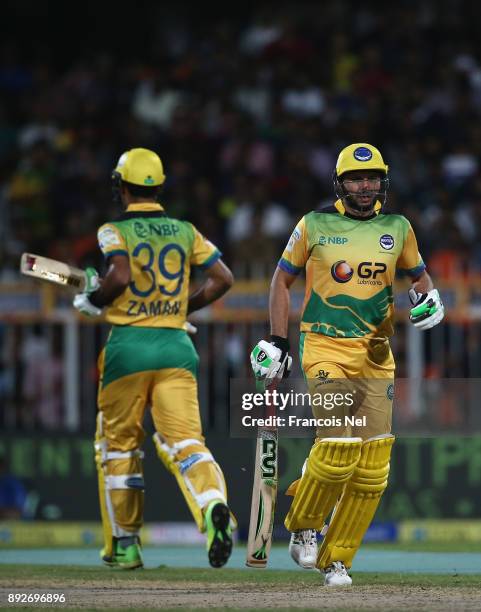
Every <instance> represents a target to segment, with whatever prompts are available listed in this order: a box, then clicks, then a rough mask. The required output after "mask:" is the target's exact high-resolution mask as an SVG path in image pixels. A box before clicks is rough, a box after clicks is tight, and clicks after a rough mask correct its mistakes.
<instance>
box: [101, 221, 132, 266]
mask: <svg viewBox="0 0 481 612" xmlns="http://www.w3.org/2000/svg"><path fill="white" fill-rule="evenodd" d="M97 240H98V243H99V247H100V250H101V251H102V253H103V255H104V257H105V258H107V257H111V256H112V255H127V256H128V255H129V252H128V250H127V245H126V243H125V239H124V237H123V236H122V234H121V233H120V231H119V230H118V229H117V227H115V225H113V224H111V223H105V224H104V225H102V226H101V227H100V228H99V230H98V232H97Z"/></svg>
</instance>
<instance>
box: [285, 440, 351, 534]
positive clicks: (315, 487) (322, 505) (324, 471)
mask: <svg viewBox="0 0 481 612" xmlns="http://www.w3.org/2000/svg"><path fill="white" fill-rule="evenodd" d="M361 446H362V439H361V438H323V439H322V440H320V441H319V442H316V444H315V445H314V446H313V447H312V449H311V452H310V453H309V458H308V460H307V466H306V469H305V472H304V474H303V476H302V478H301V480H300V482H299V484H298V486H297V490H296V494H295V496H294V499H293V500H292V505H291V508H290V510H289V512H288V514H287V517H286V520H285V521H284V524H285V526H286V528H287V529H288V530H289V531H298V530H299V529H317V530H320V529H322V527H323V525H324V520H325V518H326V516H327V515H328V514H329V513H330V512H331V510H332V509H333V507H334V505H335V503H336V502H337V500H338V499H339V496H340V495H341V492H342V489H343V487H344V485H345V483H346V482H347V481H348V480H349V479H350V478H351V476H352V474H353V472H354V469H355V467H356V465H357V463H358V461H359V457H360V455H361Z"/></svg>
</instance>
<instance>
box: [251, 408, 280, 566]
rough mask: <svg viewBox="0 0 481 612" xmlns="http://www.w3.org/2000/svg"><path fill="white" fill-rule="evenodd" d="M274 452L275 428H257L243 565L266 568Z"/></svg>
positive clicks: (273, 490)
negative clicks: (245, 555)
mask: <svg viewBox="0 0 481 612" xmlns="http://www.w3.org/2000/svg"><path fill="white" fill-rule="evenodd" d="M266 408H267V409H266V414H267V413H269V414H272V415H273V414H274V410H273V407H272V406H267V407H266ZM277 451H278V431H277V428H276V427H262V428H261V427H260V428H259V429H258V432H257V443H256V460H255V466H254V484H253V487H252V503H251V516H250V522H249V536H248V540H247V559H246V565H247V566H249V567H259V568H263V567H266V565H267V560H268V558H269V552H270V550H271V544H272V531H273V528H274V514H275V507H276V499H277V478H278V473H277V472H278V464H277Z"/></svg>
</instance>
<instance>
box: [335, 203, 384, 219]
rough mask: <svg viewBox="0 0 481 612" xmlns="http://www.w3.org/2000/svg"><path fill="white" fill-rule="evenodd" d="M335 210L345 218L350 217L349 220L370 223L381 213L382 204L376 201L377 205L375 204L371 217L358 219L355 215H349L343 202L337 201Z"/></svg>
mask: <svg viewBox="0 0 481 612" xmlns="http://www.w3.org/2000/svg"><path fill="white" fill-rule="evenodd" d="M334 208H335V209H336V210H337V212H338V213H339V214H341V215H343V217H349V219H355V220H356V221H369V220H370V219H374V217H377V215H378V214H379V213H380V212H381V208H382V204H381V202H380V201H379V200H376V203H375V204H374V211H373V213H372V215H369V217H356V216H355V215H351V214H349V213H348V212H347V210H346V207H345V206H344V204H343V203H342V202H341V200H336V201H335V202H334Z"/></svg>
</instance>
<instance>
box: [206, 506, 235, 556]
mask: <svg viewBox="0 0 481 612" xmlns="http://www.w3.org/2000/svg"><path fill="white" fill-rule="evenodd" d="M211 520H212V524H213V525H214V527H215V534H214V539H213V540H212V544H211V545H210V548H209V563H210V564H211V566H212V567H222V566H223V565H225V564H226V563H227V561H228V560H229V557H230V555H231V552H232V538H231V536H230V534H229V533H228V531H227V528H228V527H229V522H230V513H229V508H228V507H227V506H226V505H225V504H217V505H216V506H215V507H214V508H213V509H212V514H211ZM219 536H220V537H219Z"/></svg>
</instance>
